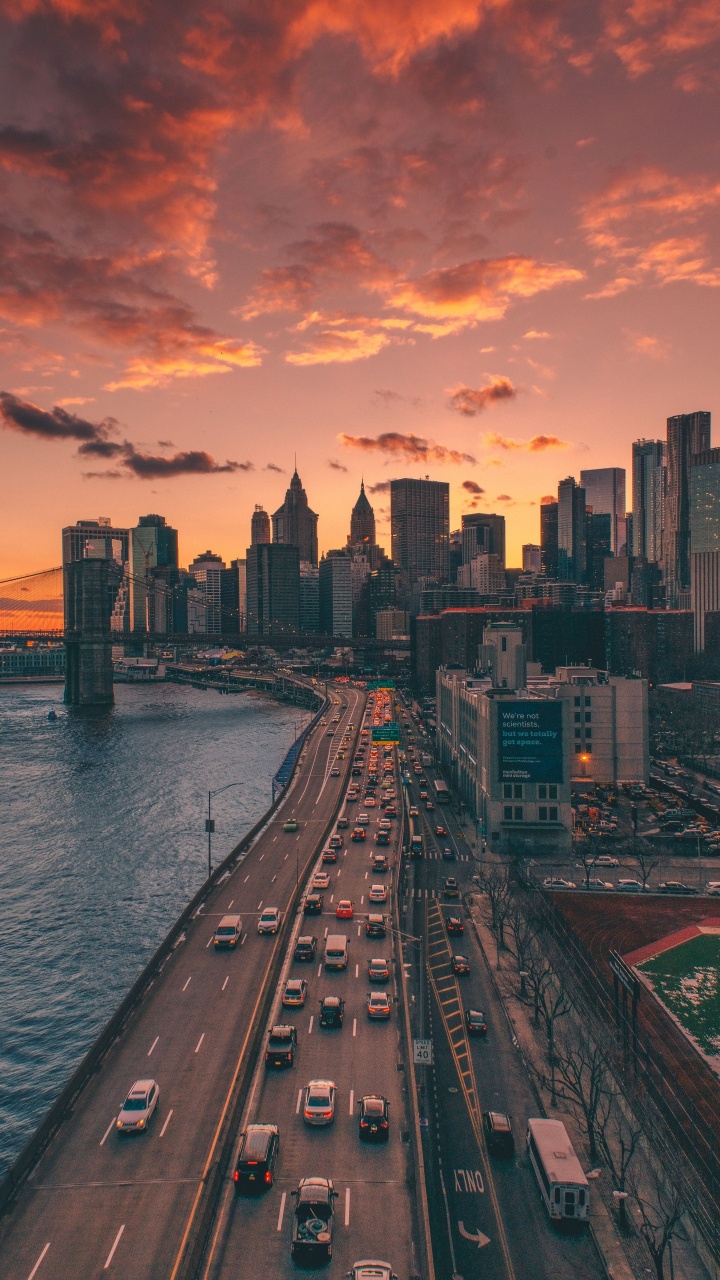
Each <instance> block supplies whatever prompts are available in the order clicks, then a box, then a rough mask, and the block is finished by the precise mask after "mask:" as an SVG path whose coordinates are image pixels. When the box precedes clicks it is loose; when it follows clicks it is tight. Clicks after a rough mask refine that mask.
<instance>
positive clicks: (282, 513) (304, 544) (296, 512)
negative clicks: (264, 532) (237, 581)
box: [272, 467, 318, 564]
mask: <svg viewBox="0 0 720 1280" xmlns="http://www.w3.org/2000/svg"><path fill="white" fill-rule="evenodd" d="M317 525H318V517H317V515H316V514H315V512H314V511H311V510H310V507H309V506H308V500H307V494H306V492H305V490H304V489H303V487H302V481H301V479H300V477H299V475H298V473H297V467H296V468H295V470H294V472H293V475H292V479H291V481H290V487H289V489H288V490H287V492H286V494H285V501H284V502H283V504H282V506H281V507H278V509H277V511H275V512H274V513H273V517H272V529H273V542H282V543H285V545H286V546H292V547H297V548H298V550H299V552H300V559H301V560H307V561H308V563H309V564H317V562H318V537H317Z"/></svg>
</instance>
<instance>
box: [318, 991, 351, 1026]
mask: <svg viewBox="0 0 720 1280" xmlns="http://www.w3.org/2000/svg"><path fill="white" fill-rule="evenodd" d="M344 1017H345V1001H344V1000H341V998H340V996H325V999H324V1000H321V1001H320V1026H321V1027H341V1026H342V1024H343V1018H344Z"/></svg>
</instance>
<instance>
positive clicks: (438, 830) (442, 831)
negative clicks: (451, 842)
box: [435, 827, 447, 836]
mask: <svg viewBox="0 0 720 1280" xmlns="http://www.w3.org/2000/svg"><path fill="white" fill-rule="evenodd" d="M435 835H436V836H446V835H447V831H446V830H445V827H436V828H435Z"/></svg>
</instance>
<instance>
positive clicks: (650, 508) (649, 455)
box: [631, 440, 667, 564]
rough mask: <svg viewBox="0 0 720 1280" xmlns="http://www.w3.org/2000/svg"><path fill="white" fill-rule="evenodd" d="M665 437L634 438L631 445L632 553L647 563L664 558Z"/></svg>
mask: <svg viewBox="0 0 720 1280" xmlns="http://www.w3.org/2000/svg"><path fill="white" fill-rule="evenodd" d="M666 457H667V446H666V444H665V441H664V440H635V441H634V443H633V447H632V499H633V519H632V543H631V547H632V554H633V555H634V556H642V557H643V558H644V559H645V560H647V562H648V563H649V564H659V563H660V562H661V560H662V558H663V523H664V517H665V491H666V487H667V463H666Z"/></svg>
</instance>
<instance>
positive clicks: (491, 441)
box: [483, 431, 570, 453]
mask: <svg viewBox="0 0 720 1280" xmlns="http://www.w3.org/2000/svg"><path fill="white" fill-rule="evenodd" d="M483 445H484V446H485V448H486V449H502V450H503V451H504V452H513V451H515V450H522V451H523V452H525V453H545V452H546V451H547V450H548V449H569V447H570V444H569V442H568V441H567V440H560V439H559V438H558V436H542V435H539V436H532V438H531V439H530V440H513V438H512V436H500V435H498V434H497V432H495V431H489V432H488V433H487V434H486V435H485V436H483Z"/></svg>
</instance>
